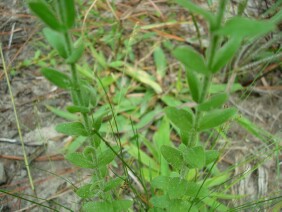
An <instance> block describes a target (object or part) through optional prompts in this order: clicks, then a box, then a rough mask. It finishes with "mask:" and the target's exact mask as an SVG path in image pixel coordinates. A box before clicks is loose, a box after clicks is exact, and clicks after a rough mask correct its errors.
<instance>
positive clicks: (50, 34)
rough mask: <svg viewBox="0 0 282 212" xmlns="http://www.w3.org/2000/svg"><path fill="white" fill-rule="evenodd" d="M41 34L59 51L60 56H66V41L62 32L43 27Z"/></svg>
mask: <svg viewBox="0 0 282 212" xmlns="http://www.w3.org/2000/svg"><path fill="white" fill-rule="evenodd" d="M43 34H44V36H45V38H46V40H47V41H48V43H49V44H50V45H51V46H52V47H53V48H54V49H55V50H57V52H58V53H59V55H60V56H61V57H62V58H67V57H68V52H67V43H66V40H65V37H64V36H63V34H61V33H59V32H56V31H54V30H52V29H50V28H44V29H43Z"/></svg>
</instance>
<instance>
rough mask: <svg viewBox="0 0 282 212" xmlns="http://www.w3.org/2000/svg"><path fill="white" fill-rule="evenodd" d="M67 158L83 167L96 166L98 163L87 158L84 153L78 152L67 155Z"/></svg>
mask: <svg viewBox="0 0 282 212" xmlns="http://www.w3.org/2000/svg"><path fill="white" fill-rule="evenodd" d="M66 159H67V160H68V161H69V162H71V163H72V164H74V165H76V166H78V167H81V168H89V169H91V168H95V167H96V165H95V164H94V163H93V162H92V161H90V160H88V159H87V158H85V157H84V155H83V154H82V153H78V152H73V153H70V154H68V155H66Z"/></svg>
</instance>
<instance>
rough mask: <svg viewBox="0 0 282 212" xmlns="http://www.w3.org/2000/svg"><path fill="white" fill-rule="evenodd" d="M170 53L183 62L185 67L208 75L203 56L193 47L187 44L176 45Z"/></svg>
mask: <svg viewBox="0 0 282 212" xmlns="http://www.w3.org/2000/svg"><path fill="white" fill-rule="evenodd" d="M172 54H173V56H174V57H175V58H176V59H177V60H179V61H180V62H181V63H183V65H184V66H185V67H186V68H187V69H191V70H193V71H196V72H198V73H201V74H204V75H209V71H208V69H207V66H206V64H205V61H204V58H203V56H202V55H200V54H199V53H198V52H196V51H195V50H194V49H193V48H191V47H188V46H182V47H178V48H176V49H175V50H174V51H173V53H172Z"/></svg>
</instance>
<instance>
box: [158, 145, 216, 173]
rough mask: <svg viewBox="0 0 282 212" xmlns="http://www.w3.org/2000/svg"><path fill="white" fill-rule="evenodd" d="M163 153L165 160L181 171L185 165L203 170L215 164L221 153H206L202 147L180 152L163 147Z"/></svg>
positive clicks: (213, 151)
mask: <svg viewBox="0 0 282 212" xmlns="http://www.w3.org/2000/svg"><path fill="white" fill-rule="evenodd" d="M161 153H162V155H163V157H164V158H165V160H166V161H167V162H168V163H169V164H171V165H172V166H173V168H175V169H176V170H180V169H181V168H182V167H183V166H184V165H187V166H188V167H190V168H198V169H202V168H203V167H204V166H206V165H208V164H210V163H212V162H214V161H215V160H216V159H217V158H218V156H219V153H218V152H217V151H215V150H208V151H205V150H204V148H203V147H202V146H196V147H191V148H187V147H186V146H184V148H180V150H178V149H176V148H174V147H171V146H167V145H163V146H162V148H161Z"/></svg>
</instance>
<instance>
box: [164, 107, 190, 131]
mask: <svg viewBox="0 0 282 212" xmlns="http://www.w3.org/2000/svg"><path fill="white" fill-rule="evenodd" d="M165 114H166V116H167V117H168V118H169V120H170V121H171V122H172V123H173V124H174V125H175V126H176V127H177V128H179V129H180V130H181V131H183V132H186V131H189V130H190V128H192V126H193V122H194V114H193V112H192V111H191V110H190V109H187V110H184V109H177V108H176V107H167V108H166V109H165Z"/></svg>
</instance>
